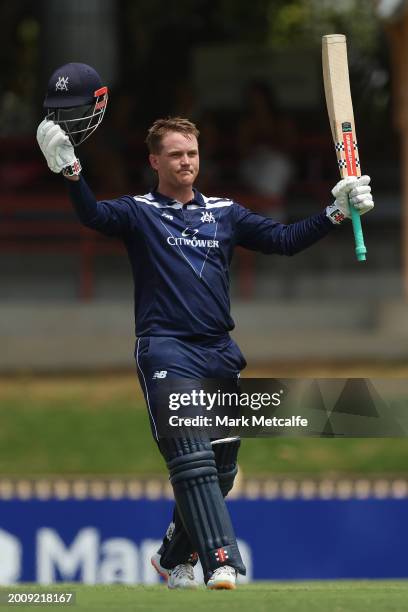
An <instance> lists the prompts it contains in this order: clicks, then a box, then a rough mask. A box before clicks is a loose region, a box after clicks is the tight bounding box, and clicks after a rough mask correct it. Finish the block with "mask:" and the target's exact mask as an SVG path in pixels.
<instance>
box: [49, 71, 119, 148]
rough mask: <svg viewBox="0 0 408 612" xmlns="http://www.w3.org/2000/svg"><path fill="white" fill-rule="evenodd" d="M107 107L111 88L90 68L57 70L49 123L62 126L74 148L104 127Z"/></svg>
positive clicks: (52, 84) (52, 90)
mask: <svg viewBox="0 0 408 612" xmlns="http://www.w3.org/2000/svg"><path fill="white" fill-rule="evenodd" d="M107 103H108V88H107V87H105V86H102V82H101V78H100V76H99V74H98V73H97V72H96V70H94V68H92V67H91V66H88V65H87V64H78V63H70V64H65V65H64V66H61V67H60V68H57V70H55V72H53V74H52V75H51V78H50V80H49V81H48V87H47V94H46V96H45V100H44V105H43V106H44V108H45V109H46V111H47V119H49V120H51V121H54V123H57V124H58V125H60V126H61V128H62V129H63V130H64V132H65V133H66V134H68V136H69V139H70V140H71V142H72V144H73V146H74V147H77V146H78V145H80V144H82V143H83V142H84V140H86V139H87V138H89V136H90V135H91V134H93V132H94V131H95V130H96V128H97V127H98V125H99V124H100V123H101V121H102V119H103V116H104V114H105V110H106V106H107Z"/></svg>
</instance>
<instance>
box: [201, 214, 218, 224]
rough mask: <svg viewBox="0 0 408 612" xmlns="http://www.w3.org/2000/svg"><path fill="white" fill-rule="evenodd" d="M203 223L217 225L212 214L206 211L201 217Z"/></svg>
mask: <svg viewBox="0 0 408 612" xmlns="http://www.w3.org/2000/svg"><path fill="white" fill-rule="evenodd" d="M201 222H202V223H215V218H214V215H213V214H212V212H207V211H204V212H203V214H202V216H201Z"/></svg>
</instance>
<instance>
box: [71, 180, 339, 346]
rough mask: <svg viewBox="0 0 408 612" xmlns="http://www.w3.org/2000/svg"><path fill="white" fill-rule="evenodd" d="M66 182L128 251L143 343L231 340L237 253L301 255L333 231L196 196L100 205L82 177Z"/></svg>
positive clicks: (321, 220) (315, 220) (95, 222)
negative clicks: (238, 248) (184, 199)
mask: <svg viewBox="0 0 408 612" xmlns="http://www.w3.org/2000/svg"><path fill="white" fill-rule="evenodd" d="M67 182H68V189H69V194H70V197H71V200H72V203H73V205H74V208H75V210H76V213H77V215H78V217H79V219H80V221H81V222H82V223H83V224H84V225H85V226H87V227H89V228H92V229H94V230H97V231H99V232H102V233H103V234H105V235H107V236H115V237H117V238H120V239H121V240H122V241H123V242H124V244H125V246H126V249H127V252H128V256H129V260H130V264H131V267H132V272H133V279H134V301H135V320H136V335H137V336H138V337H142V336H173V337H178V338H184V339H188V338H190V339H194V338H197V339H199V338H205V337H218V336H223V335H225V334H227V333H228V332H229V331H231V330H232V329H233V328H234V321H233V320H232V318H231V315H230V297H229V287H230V277H229V267H230V263H231V259H232V255H233V252H234V248H235V247H236V246H241V247H244V248H246V249H250V250H252V251H259V252H261V253H266V254H278V255H294V254H295V253H298V252H299V251H302V250H303V249H306V248H307V247H309V246H311V245H312V244H313V243H315V242H317V241H318V240H320V239H321V238H323V236H325V235H326V234H327V233H329V232H330V231H331V230H332V229H333V228H334V225H333V224H332V222H331V221H330V220H329V219H328V218H327V217H326V214H325V212H321V213H319V214H316V215H314V216H311V217H308V218H306V219H303V220H301V221H298V222H296V223H291V224H289V225H285V224H282V223H279V222H278V221H275V220H273V219H271V218H269V217H265V216H262V215H260V214H257V213H254V212H252V211H250V210H248V209H247V208H244V207H243V206H241V205H240V204H238V203H237V202H235V201H233V200H229V199H227V198H219V197H206V196H204V195H203V194H201V193H199V192H198V191H196V190H194V198H193V200H191V201H190V202H188V203H187V204H181V203H180V202H177V201H176V200H172V199H171V198H168V197H166V196H164V195H162V194H160V193H158V192H157V191H152V192H150V193H147V194H145V195H141V196H130V195H125V196H122V197H120V198H117V199H115V200H102V201H96V198H95V196H94V194H93V193H92V191H91V190H90V188H89V186H88V185H87V183H86V181H85V179H84V178H83V177H81V179H80V180H79V181H76V182H74V181H67Z"/></svg>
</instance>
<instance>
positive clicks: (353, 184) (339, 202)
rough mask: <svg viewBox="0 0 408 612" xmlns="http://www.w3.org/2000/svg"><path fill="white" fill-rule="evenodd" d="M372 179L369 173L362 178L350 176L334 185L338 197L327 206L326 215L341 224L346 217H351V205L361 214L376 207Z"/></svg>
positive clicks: (335, 195) (333, 190)
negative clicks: (372, 192)
mask: <svg viewBox="0 0 408 612" xmlns="http://www.w3.org/2000/svg"><path fill="white" fill-rule="evenodd" d="M370 181H371V178H370V177H369V176H367V175H364V176H361V177H360V178H357V177H356V176H348V177H347V178H344V179H341V181H339V182H338V183H337V185H336V186H335V187H333V189H332V194H333V195H334V197H335V198H336V199H335V201H334V203H333V204H330V206H328V207H327V208H326V215H327V216H328V217H329V219H330V221H331V222H332V223H335V224H339V223H341V222H342V221H344V219H346V218H347V219H349V218H350V217H351V212H350V206H354V208H355V209H356V210H357V211H358V213H359V214H360V215H364V214H365V213H366V212H368V211H369V210H371V209H372V208H374V202H373V196H372V194H371V187H370Z"/></svg>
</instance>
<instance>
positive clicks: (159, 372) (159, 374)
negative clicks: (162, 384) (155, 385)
mask: <svg viewBox="0 0 408 612" xmlns="http://www.w3.org/2000/svg"><path fill="white" fill-rule="evenodd" d="M166 376H167V370H156V372H155V373H154V374H153V376H152V378H153V380H154V379H155V378H166Z"/></svg>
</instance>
